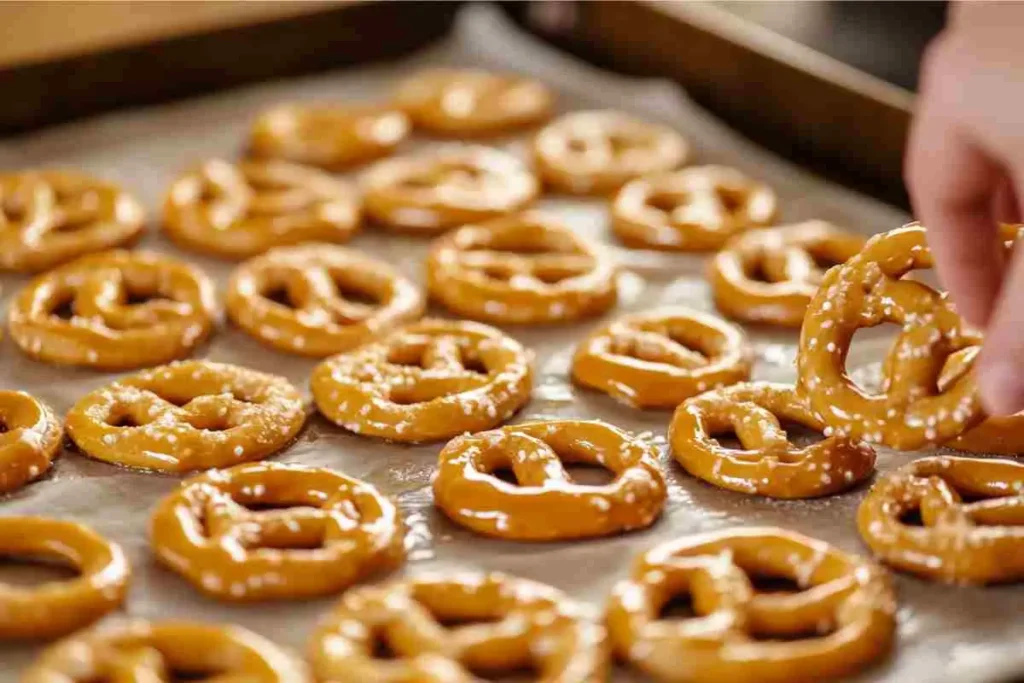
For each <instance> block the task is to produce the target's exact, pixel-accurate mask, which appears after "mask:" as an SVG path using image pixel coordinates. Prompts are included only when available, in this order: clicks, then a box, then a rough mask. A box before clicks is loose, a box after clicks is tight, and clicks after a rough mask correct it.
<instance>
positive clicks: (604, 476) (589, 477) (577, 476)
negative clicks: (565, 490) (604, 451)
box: [565, 462, 615, 486]
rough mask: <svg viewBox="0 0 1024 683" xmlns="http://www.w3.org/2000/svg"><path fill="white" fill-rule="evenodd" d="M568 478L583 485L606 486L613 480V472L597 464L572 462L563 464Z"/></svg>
mask: <svg viewBox="0 0 1024 683" xmlns="http://www.w3.org/2000/svg"><path fill="white" fill-rule="evenodd" d="M565 472H566V474H568V475H569V479H571V480H572V481H573V483H576V484H582V485H583V486H606V485H608V484H611V483H612V482H613V481H615V473H613V472H612V471H611V470H609V469H607V468H605V467H602V466H601V465H597V464H590V463H583V462H574V463H569V464H566V465H565Z"/></svg>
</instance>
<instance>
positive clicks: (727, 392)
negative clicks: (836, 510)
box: [669, 382, 875, 498]
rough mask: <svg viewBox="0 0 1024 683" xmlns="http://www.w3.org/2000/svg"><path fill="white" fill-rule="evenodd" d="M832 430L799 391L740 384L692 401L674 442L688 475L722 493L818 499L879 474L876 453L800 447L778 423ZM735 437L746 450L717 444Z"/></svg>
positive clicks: (678, 420) (676, 422)
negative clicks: (731, 435) (725, 435)
mask: <svg viewBox="0 0 1024 683" xmlns="http://www.w3.org/2000/svg"><path fill="white" fill-rule="evenodd" d="M780 418H782V419H785V420H787V421H790V422H796V423H798V424H800V425H803V426H805V427H808V428H810V429H813V430H816V431H821V430H823V429H827V428H826V427H825V425H824V424H822V422H821V421H820V420H818V419H817V418H816V417H814V415H813V413H811V411H810V410H809V409H808V408H807V406H806V404H804V402H803V401H802V400H801V399H800V398H799V397H798V396H797V394H796V392H795V391H794V390H793V388H792V387H789V386H786V385H784V384H772V383H770V382H752V383H744V384H734V385H732V386H730V387H725V388H723V389H717V390H714V391H709V392H706V393H703V394H701V395H699V396H695V397H694V398H691V399H688V400H687V401H686V402H685V403H683V404H682V405H681V406H679V408H677V409H676V412H675V415H674V416H673V417H672V425H671V427H670V428H669V442H670V443H671V444H672V452H673V455H674V456H675V458H676V460H677V461H678V462H679V464H680V465H682V466H683V467H684V468H685V469H686V471H687V472H689V473H690V474H692V475H693V476H695V477H699V478H701V479H703V480H704V481H707V482H710V483H712V484H714V485H715V486H720V487H721V488H725V489H729V490H731V491H739V492H740V493H753V494H758V495H762V496H771V497H773V498H812V497H815V496H827V495H831V494H834V493H839V492H841V491H845V490H846V489H849V488H851V487H853V486H854V485H856V484H857V483H858V482H860V481H863V480H864V479H866V478H867V477H868V476H870V475H871V472H872V471H874V465H875V452H874V450H873V449H872V448H871V447H869V446H867V445H866V444H862V443H858V442H854V441H850V440H849V439H846V438H844V437H841V436H836V435H833V436H826V437H825V439H824V440H823V441H819V442H818V443H815V444H812V445H809V446H804V447H800V446H796V445H794V444H792V443H790V441H789V438H788V437H787V435H786V432H785V431H784V430H783V428H782V426H781V424H780V423H779V419H780ZM729 432H735V434H736V436H737V437H738V438H739V441H740V444H741V446H742V449H734V448H726V447H724V446H722V445H721V444H720V443H719V442H718V441H717V440H716V439H715V437H716V436H717V435H719V434H722V433H729Z"/></svg>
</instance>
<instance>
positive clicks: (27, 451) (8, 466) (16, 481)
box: [0, 391, 64, 494]
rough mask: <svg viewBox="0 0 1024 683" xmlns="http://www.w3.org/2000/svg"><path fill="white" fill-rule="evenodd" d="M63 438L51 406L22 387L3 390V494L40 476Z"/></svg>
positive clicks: (0, 483)
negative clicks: (17, 389) (20, 389)
mask: <svg viewBox="0 0 1024 683" xmlns="http://www.w3.org/2000/svg"><path fill="white" fill-rule="evenodd" d="M63 441H64V427H63V426H61V423H60V419H59V418H58V417H57V416H56V415H55V414H54V412H53V410H52V409H51V408H50V406H48V405H46V404H45V403H43V402H42V401H40V400H39V399H37V398H35V397H33V396H30V395H29V394H26V393H25V392H23V391H0V494H4V493H10V492H11V491H14V490H16V489H19V488H21V487H22V486H24V485H25V484H27V483H28V482H30V481H32V480H34V479H37V478H38V477H41V476H42V475H43V474H44V473H45V472H46V471H47V470H49V469H50V463H51V462H52V461H53V459H54V458H55V457H57V454H58V453H60V449H61V444H62V443H63Z"/></svg>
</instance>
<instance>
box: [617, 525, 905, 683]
mask: <svg viewBox="0 0 1024 683" xmlns="http://www.w3.org/2000/svg"><path fill="white" fill-rule="evenodd" d="M757 576H761V577H765V576H766V577H771V578H785V579H790V580H792V581H795V582H796V583H797V585H798V586H799V587H800V591H799V592H796V593H774V592H760V591H758V590H757V589H756V587H755V586H754V585H753V582H752V581H751V578H752V577H757ZM686 594H689V595H690V597H691V599H692V601H693V608H694V611H695V612H696V615H695V616H693V617H689V618H684V619H675V620H667V619H662V618H659V613H660V612H661V610H662V609H663V608H664V607H665V605H666V604H668V603H669V601H670V600H672V599H673V598H675V597H677V596H680V595H686ZM895 611H896V604H895V598H894V596H893V593H892V589H891V587H890V585H889V580H888V577H887V575H886V574H885V572H884V571H883V570H882V569H880V568H879V567H876V566H874V565H872V564H871V563H869V562H867V561H864V560H862V559H860V558H858V557H856V556H853V555H848V554H846V553H844V552H842V551H840V550H838V549H836V548H834V547H832V546H830V545H828V544H827V543H824V542H822V541H818V540H815V539H812V538H808V537H806V536H802V535H800V534H797V533H794V532H791V531H785V530H783V529H777V528H743V529H729V530H725V531H718V532H712V533H708V534H700V535H696V536H688V537H684V538H681V539H679V540H677V541H670V542H668V543H664V544H662V545H660V546H657V547H656V548H654V549H653V550H651V551H649V552H648V553H646V554H644V555H642V556H641V557H640V558H638V559H637V561H636V562H635V564H634V565H633V572H632V577H631V578H630V579H627V580H625V581H622V582H621V583H619V585H618V586H616V587H615V589H614V590H613V592H612V596H611V600H610V601H609V605H608V613H607V624H608V632H609V636H610V637H611V641H612V644H613V646H614V648H615V650H616V652H617V653H618V655H619V656H620V657H622V658H623V659H625V660H627V661H629V662H630V663H631V664H633V665H635V666H636V667H638V668H640V669H641V670H643V671H644V672H645V673H647V674H648V675H650V676H652V677H653V678H654V679H655V680H658V681H672V682H679V683H683V682H686V683H690V682H694V683H699V682H703V681H708V682H711V681H715V682H717V681H758V682H759V683H790V682H791V681H823V680H835V679H837V678H839V677H842V676H845V675H848V674H851V673H853V672H855V671H858V670H860V669H862V668H863V667H864V666H866V665H868V664H870V663H871V662H873V661H874V660H877V659H879V658H881V657H882V656H884V655H885V653H886V652H887V651H888V650H889V648H890V646H891V644H892V640H893V635H894V631H895V628H896V623H895ZM773 638H774V639H773Z"/></svg>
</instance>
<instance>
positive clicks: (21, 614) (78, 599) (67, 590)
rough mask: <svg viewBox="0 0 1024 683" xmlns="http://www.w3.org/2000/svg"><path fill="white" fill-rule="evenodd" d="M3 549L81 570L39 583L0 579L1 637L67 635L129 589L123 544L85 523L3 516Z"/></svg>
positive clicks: (0, 526)
mask: <svg viewBox="0 0 1024 683" xmlns="http://www.w3.org/2000/svg"><path fill="white" fill-rule="evenodd" d="M0 555H2V556H5V557H14V558H17V559H21V560H33V561H42V562H57V563H60V564H63V565H65V566H70V567H71V568H72V569H74V570H75V571H76V572H77V574H78V576H76V577H75V578H73V579H69V580H64V581H54V582H50V583H44V584H40V585H37V586H18V585H13V584H8V583H5V582H0V640H37V639H51V638H58V637H60V636H63V635H67V634H68V633H71V632H72V631H75V630H78V629H80V628H82V627H84V626H87V625H89V624H91V623H92V622H94V621H97V620H98V619H100V618H101V617H103V616H104V615H105V614H107V613H109V612H112V611H113V610H115V609H117V608H118V606H120V605H121V603H122V602H123V601H124V597H125V593H126V592H127V588H128V579H129V577H130V573H131V572H130V570H129V567H128V560H127V559H126V557H125V554H124V551H122V550H121V546H119V545H118V544H116V543H113V542H111V541H108V540H107V539H105V538H103V537H102V536H100V535H99V534H97V533H96V532H95V531H93V530H92V529H90V528H89V527H86V526H84V525H82V524H77V523H75V522H71V521H65V520H59V519H47V518H44V517H0Z"/></svg>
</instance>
